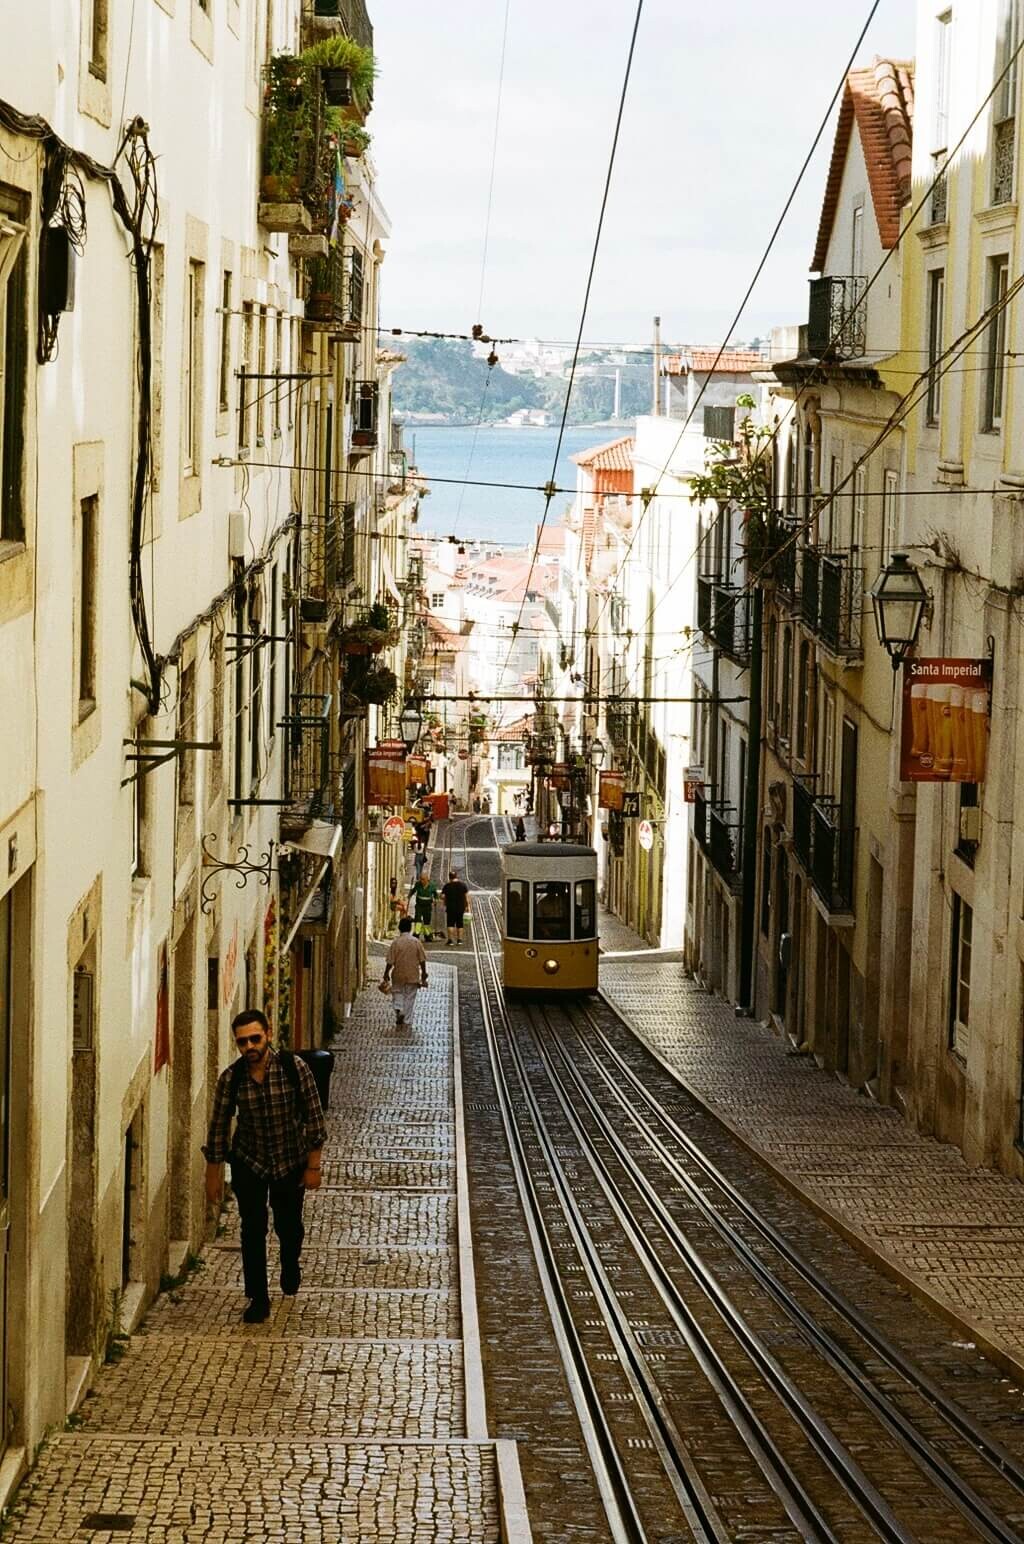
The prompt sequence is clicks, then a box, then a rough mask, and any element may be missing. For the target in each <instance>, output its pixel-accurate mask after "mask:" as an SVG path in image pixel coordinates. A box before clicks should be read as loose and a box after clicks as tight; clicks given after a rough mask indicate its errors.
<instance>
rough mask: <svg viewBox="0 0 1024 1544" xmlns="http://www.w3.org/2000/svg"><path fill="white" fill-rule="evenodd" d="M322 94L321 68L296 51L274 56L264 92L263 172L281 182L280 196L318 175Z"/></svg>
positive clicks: (265, 176) (300, 189)
mask: <svg viewBox="0 0 1024 1544" xmlns="http://www.w3.org/2000/svg"><path fill="white" fill-rule="evenodd" d="M322 98H323V91H322V88H321V85H320V74H319V71H318V70H317V69H314V68H312V67H309V66H304V65H303V63H302V60H301V59H297V58H296V57H295V55H294V54H275V55H274V57H273V59H271V61H270V63H269V64H268V65H267V72H266V87H265V92H264V103H263V119H264V121H263V176H264V178H272V179H273V180H274V182H275V183H276V184H277V187H276V190H275V191H274V194H273V196H275V197H279V198H285V197H287V196H288V194H289V192H290V193H291V195H292V196H294V195H295V194H296V193H298V192H300V191H302V184H303V183H304V182H306V181H308V180H309V179H310V178H311V177H312V176H313V175H314V173H315V170H316V162H317V150H318V129H319V127H320V123H321V117H322Z"/></svg>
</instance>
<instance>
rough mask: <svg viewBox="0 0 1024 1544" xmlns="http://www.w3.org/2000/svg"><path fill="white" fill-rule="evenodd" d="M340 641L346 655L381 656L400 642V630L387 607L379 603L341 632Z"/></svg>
mask: <svg viewBox="0 0 1024 1544" xmlns="http://www.w3.org/2000/svg"><path fill="white" fill-rule="evenodd" d="M338 641H339V643H340V644H341V648H342V651H343V653H345V654H379V653H380V651H381V650H382V649H386V648H388V647H390V646H391V645H393V644H396V643H397V642H398V630H397V628H395V627H393V626H392V624H391V613H390V611H389V610H388V608H387V606H385V605H384V604H383V602H381V601H377V602H376V603H375V604H374V605H372V606H371V607H370V609H369V611H367V612H366V613H365V615H363V616H362V617H360V618H359V620H358V621H357V622H353V623H351V624H350V625H349V626H348V627H343V628H342V629H341V630H340V632H339V634H338Z"/></svg>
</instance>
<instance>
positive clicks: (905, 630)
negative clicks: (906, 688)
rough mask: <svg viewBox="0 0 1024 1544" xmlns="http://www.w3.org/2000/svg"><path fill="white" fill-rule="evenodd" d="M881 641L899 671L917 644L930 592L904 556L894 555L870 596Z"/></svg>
mask: <svg viewBox="0 0 1024 1544" xmlns="http://www.w3.org/2000/svg"><path fill="white" fill-rule="evenodd" d="M868 593H869V594H870V596H871V609H872V610H873V611H874V613H875V627H876V629H877V630H878V641H879V643H880V644H881V645H882V647H883V649H885V650H886V652H887V653H888V655H889V658H890V659H891V660H892V668H893V669H894V670H898V669H899V668H900V665H901V664H902V663H903V661H904V659H905V658H906V656H907V654H908V653H909V652H910V650H911V649H912V648H913V647H914V644H915V643H916V642H917V635H918V633H919V632H920V630H921V618H922V617H923V616H924V613H925V608H926V607H927V605H928V591H927V590H926V589H925V587H924V584H923V582H922V580H921V575H920V574H919V573H918V571H917V569H916V568H915V567H914V565H913V563H911V562H910V561H909V559H908V557H907V554H906V553H905V552H894V553H893V555H892V557H891V558H890V559H889V562H888V563H887V564H886V565H885V567H884V568H883V569H882V572H881V573H880V574H879V576H878V578H877V579H876V580H875V582H874V584H873V585H872V586H871V589H870V591H869V592H868Z"/></svg>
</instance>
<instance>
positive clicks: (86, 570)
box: [75, 494, 99, 722]
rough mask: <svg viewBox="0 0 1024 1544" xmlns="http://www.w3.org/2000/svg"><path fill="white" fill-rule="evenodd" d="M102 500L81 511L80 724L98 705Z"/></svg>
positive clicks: (89, 501)
mask: <svg viewBox="0 0 1024 1544" xmlns="http://www.w3.org/2000/svg"><path fill="white" fill-rule="evenodd" d="M98 525H99V499H98V498H97V496H96V495H95V494H90V496H89V497H88V498H87V499H82V501H81V503H80V505H79V512H78V565H77V567H78V617H77V621H78V639H77V645H78V646H77V649H76V651H75V652H76V656H77V658H76V666H77V669H76V674H77V683H78V686H77V697H78V719H79V722H81V720H82V719H83V718H86V717H87V716H88V715H89V714H90V713H91V712H92V710H93V708H94V707H95V706H96V577H97V574H96V556H97V554H96V544H97V541H98V539H99V530H98Z"/></svg>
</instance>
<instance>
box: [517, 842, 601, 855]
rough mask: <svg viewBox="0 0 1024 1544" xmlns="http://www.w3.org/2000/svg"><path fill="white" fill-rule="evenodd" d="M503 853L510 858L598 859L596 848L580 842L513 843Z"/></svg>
mask: <svg viewBox="0 0 1024 1544" xmlns="http://www.w3.org/2000/svg"><path fill="white" fill-rule="evenodd" d="M501 850H502V852H503V853H505V854H506V856H508V857H510V858H596V857H597V850H596V848H594V847H584V846H583V845H582V843H580V842H512V843H510V844H509V846H507V847H503V848H502V849H501Z"/></svg>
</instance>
